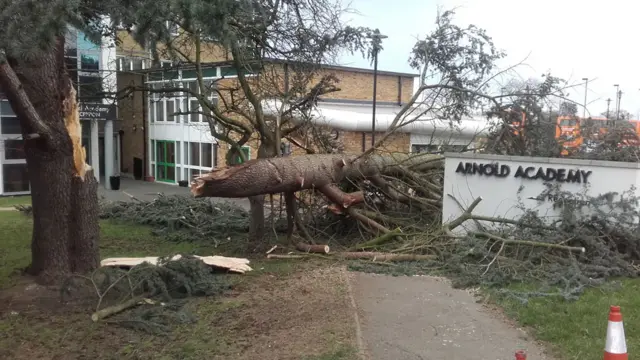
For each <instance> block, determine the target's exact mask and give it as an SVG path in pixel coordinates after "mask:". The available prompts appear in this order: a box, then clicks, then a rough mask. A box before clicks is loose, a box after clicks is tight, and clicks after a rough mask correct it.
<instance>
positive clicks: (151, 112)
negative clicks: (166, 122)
mask: <svg viewBox="0 0 640 360" xmlns="http://www.w3.org/2000/svg"><path fill="white" fill-rule="evenodd" d="M149 105H150V106H149V121H150V122H156V106H155V101H153V100H151V101H149Z"/></svg>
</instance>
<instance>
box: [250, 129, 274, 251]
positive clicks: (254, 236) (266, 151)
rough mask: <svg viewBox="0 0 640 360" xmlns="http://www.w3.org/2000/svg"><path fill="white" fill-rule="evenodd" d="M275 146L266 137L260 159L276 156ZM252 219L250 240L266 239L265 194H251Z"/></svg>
mask: <svg viewBox="0 0 640 360" xmlns="http://www.w3.org/2000/svg"><path fill="white" fill-rule="evenodd" d="M275 156H276V154H275V151H274V146H272V145H271V144H270V143H269V142H268V141H265V140H264V139H263V140H262V141H261V142H260V147H259V148H258V159H268V158H272V157H275ZM249 205H250V212H251V220H250V222H249V241H250V242H253V243H259V242H261V241H262V240H264V236H265V233H266V230H265V229H266V226H265V221H264V195H257V196H250V197H249Z"/></svg>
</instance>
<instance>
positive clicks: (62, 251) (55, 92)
mask: <svg viewBox="0 0 640 360" xmlns="http://www.w3.org/2000/svg"><path fill="white" fill-rule="evenodd" d="M8 55H10V54H8ZM0 85H1V86H2V89H3V92H4V93H5V95H6V97H7V99H8V100H9V102H10V104H11V106H12V107H13V109H14V111H15V112H16V115H17V116H18V118H19V119H20V124H21V127H22V135H23V138H24V139H27V140H24V141H25V146H24V148H25V156H26V160H27V169H28V174H29V181H30V183H31V198H32V205H33V236H32V242H31V255H32V260H31V265H30V266H29V268H28V272H29V273H30V274H32V275H35V276H37V278H38V280H40V282H42V283H47V284H50V283H55V282H57V281H59V280H61V279H62V278H63V277H64V276H66V275H68V274H69V273H71V272H87V271H91V270H93V269H95V268H96V267H97V266H98V263H99V253H98V238H99V223H98V196H97V183H96V180H95V179H94V178H93V174H92V172H89V173H88V174H85V172H86V171H87V169H88V167H87V165H86V164H85V162H84V159H85V152H84V149H83V148H82V147H81V138H80V136H81V127H80V121H79V118H78V117H79V113H78V107H77V101H76V92H75V90H74V89H73V85H72V83H71V80H70V78H69V75H68V74H67V72H66V69H65V63H64V38H63V37H60V38H58V39H57V41H56V44H55V45H53V46H52V47H51V48H49V49H46V50H42V51H41V53H40V54H38V55H37V56H32V57H30V58H29V59H22V58H20V59H16V58H11V57H10V56H7V59H6V61H1V62H0ZM85 175H86V176H85Z"/></svg>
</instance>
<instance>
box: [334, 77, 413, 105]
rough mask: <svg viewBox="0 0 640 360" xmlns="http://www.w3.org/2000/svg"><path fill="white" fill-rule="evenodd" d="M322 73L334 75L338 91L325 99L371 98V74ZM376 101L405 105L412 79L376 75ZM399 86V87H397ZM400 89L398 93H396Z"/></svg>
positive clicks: (410, 89)
mask: <svg viewBox="0 0 640 360" xmlns="http://www.w3.org/2000/svg"><path fill="white" fill-rule="evenodd" d="M323 72H324V73H331V74H333V75H335V76H336V77H337V78H338V79H339V80H340V82H339V83H338V87H339V88H340V91H338V92H334V93H330V94H327V95H324V96H323V97H324V98H327V99H346V100H365V101H371V99H372V98H373V73H371V72H364V71H362V70H356V69H354V70H351V71H349V70H341V69H327V70H323ZM376 83H377V88H376V101H384V102H395V103H398V102H402V103H406V102H408V101H409V99H411V96H412V95H413V78H412V77H403V76H399V75H385V74H384V73H383V74H378V78H377V81H376ZM398 85H400V86H398ZM398 88H400V91H398Z"/></svg>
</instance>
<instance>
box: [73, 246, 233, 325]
mask: <svg viewBox="0 0 640 360" xmlns="http://www.w3.org/2000/svg"><path fill="white" fill-rule="evenodd" d="M170 259H171V256H167V257H163V258H161V259H160V260H159V261H158V265H159V266H156V265H151V264H149V263H143V264H140V265H137V266H135V267H132V268H131V269H129V270H122V269H119V268H113V267H101V268H99V269H98V270H96V271H95V272H94V273H93V274H91V275H89V276H84V275H77V274H76V275H73V276H72V277H70V278H69V279H68V280H67V281H66V283H65V284H63V286H62V287H61V296H62V297H63V299H64V298H65V297H70V296H73V294H74V291H77V290H78V289H82V288H83V287H84V288H85V289H86V288H87V287H88V288H90V289H92V290H93V292H94V294H95V295H96V298H97V303H96V307H95V312H94V313H93V315H92V316H91V318H92V319H93V321H106V322H109V323H114V324H117V325H121V326H124V327H128V328H132V329H135V330H140V331H145V332H149V333H153V334H161V335H162V334H167V333H169V332H170V331H171V329H172V327H173V326H175V325H178V324H181V323H189V322H194V321H195V320H196V319H195V318H194V316H193V314H191V313H190V312H188V311H187V310H186V309H184V308H183V305H184V304H185V302H186V300H187V299H188V298H191V297H197V296H215V295H220V294H222V293H224V292H225V291H226V290H228V289H230V288H231V283H230V281H229V279H228V276H229V275H223V274H217V273H215V272H213V271H212V270H211V267H210V266H208V265H206V264H205V263H204V262H202V261H201V260H200V259H197V258H195V257H190V256H183V257H182V258H180V259H179V260H174V261H170ZM107 318H108V319H107ZM105 319H106V320H105Z"/></svg>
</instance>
